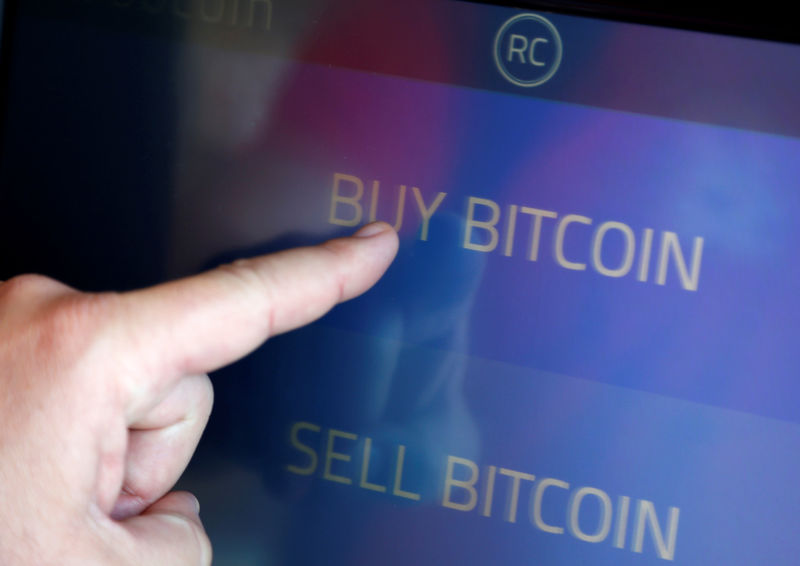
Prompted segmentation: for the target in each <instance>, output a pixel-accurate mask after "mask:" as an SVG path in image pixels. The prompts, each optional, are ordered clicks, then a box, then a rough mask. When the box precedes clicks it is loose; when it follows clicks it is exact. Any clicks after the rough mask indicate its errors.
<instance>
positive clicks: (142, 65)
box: [0, 0, 800, 566]
mask: <svg viewBox="0 0 800 566" xmlns="http://www.w3.org/2000/svg"><path fill="white" fill-rule="evenodd" d="M509 3H510V4H513V2H509ZM6 4H7V6H6V8H7V10H6V14H5V17H4V20H3V22H4V26H5V30H6V31H5V34H4V37H3V53H2V57H3V64H4V66H3V78H2V83H1V84H2V85H3V94H2V98H0V100H1V101H2V103H3V106H2V108H0V111H1V112H2V131H1V132H0V149H1V150H2V154H0V280H1V279H8V278H9V277H11V276H13V275H15V274H19V273H25V272H40V273H46V274H48V275H51V276H53V277H56V278H59V279H61V280H63V281H65V282H66V283H68V284H70V285H73V286H75V287H78V288H81V289H85V290H104V289H115V290H125V289H132V288H136V287H140V286H143V285H149V284H153V283H156V282H159V281H163V280H166V279H170V278H175V277H180V276H184V275H188V274H191V273H196V272H198V271H201V270H204V269H208V268H211V267H214V266H216V265H219V264H221V263H224V262H229V261H232V260H234V259H236V258H239V257H246V256H251V255H254V254H261V253H268V252H270V251H275V250H279V249H284V248H287V247H292V246H296V245H304V244H309V243H316V242H320V241H322V240H324V239H327V238H330V237H335V236H339V235H343V234H347V233H350V232H352V231H354V230H355V229H356V228H357V227H358V226H361V225H363V224H365V223H367V222H369V221H372V220H375V219H378V220H385V221H387V222H389V223H390V224H392V225H393V226H394V227H395V229H396V230H397V231H398V233H399V234H400V239H401V247H400V252H399V255H398V258H397V260H396V261H395V263H394V264H393V265H392V267H391V268H390V270H389V272H388V273H387V275H386V276H385V277H384V279H382V280H381V281H380V282H379V283H378V285H377V286H376V287H375V288H374V289H372V290H371V291H370V292H368V293H367V294H366V295H364V296H363V297H361V298H359V299H357V300H354V301H352V302H350V303H347V304H344V305H341V306H339V307H337V308H336V309H334V311H332V312H331V313H330V314H329V315H328V316H326V317H325V318H323V319H322V320H320V321H319V322H317V323H315V324H313V325H311V326H309V327H306V328H304V329H301V330H299V331H295V332H293V333H290V334H287V335H284V336H280V337H276V338H274V339H271V340H269V341H268V342H267V343H266V344H265V345H264V346H263V347H262V348H260V349H259V350H258V351H256V352H255V353H254V354H252V355H251V356H249V357H247V358H245V359H243V360H242V361H240V362H238V363H236V364H234V365H232V366H230V367H228V368H226V369H223V370H221V371H219V372H217V373H215V374H213V375H212V379H213V381H214V384H215V391H216V401H215V404H216V405H215V409H214V413H213V415H212V417H211V421H210V423H209V428H208V430H207V432H206V435H205V436H204V438H203V440H202V442H201V445H200V447H199V449H198V452H197V454H196V456H195V458H194V460H193V461H192V463H191V465H190V467H189V469H188V470H187V472H186V474H185V476H184V477H183V479H182V480H181V482H180V484H179V487H181V488H185V489H189V490H191V491H193V492H194V493H196V494H197V495H198V497H199V499H200V501H201V503H202V518H203V520H204V523H205V526H206V528H207V530H208V532H209V535H210V537H211V540H212V543H213V545H214V549H215V564H219V565H236V566H261V565H272V564H276V565H287V566H288V565H311V564H314V565H316V564H326V565H331V566H344V565H347V566H359V565H374V564H383V565H387V566H389V565H395V564H396V565H404V566H405V565H408V564H420V565H440V564H463V565H479V564H480V565H483V564H509V565H516V564H519V565H522V564H538V565H543V566H555V565H573V564H587V565H601V564H614V565H626V564H662V563H667V562H674V563H678V564H690V565H697V564H729V565H750V564H789V563H793V562H795V561H796V560H797V558H796V557H797V556H800V538H798V536H797V533H798V532H799V531H800V495H798V491H797V490H796V489H795V487H794V486H795V485H796V483H797V478H798V477H800V381H798V376H799V375H800V347H798V337H800V329H799V328H798V325H800V294H798V292H797V289H798V281H800V267H799V266H800V251H799V250H800V246H798V243H800V224H799V223H798V222H797V218H798V216H800V112H798V106H797V101H798V100H800V46H798V45H795V44H792V43H791V42H777V41H770V40H767V39H764V38H748V37H741V36H732V35H722V34H712V33H707V32H703V31H698V30H689V29H677V28H675V27H659V26H656V25H651V24H643V23H636V22H632V21H617V20H614V19H613V18H603V19H595V18H587V17H585V15H581V14H579V13H575V12H574V10H573V11H569V10H565V11H564V12H561V11H558V9H557V8H556V7H555V6H554V5H551V6H550V7H549V8H548V9H544V8H541V7H536V6H533V7H531V6H528V7H524V8H521V7H509V6H495V5H488V4H484V3H478V2H463V1H456V0H428V1H419V0H415V1H411V2H402V3H388V2H375V1H373V0H343V1H336V2H327V1H323V0H303V1H298V0H292V1H289V0H213V1H212V0H202V1H201V0H197V1H192V0H185V1H182V0H175V1H174V2H173V1H164V0H161V1H158V0H93V1H86V0H25V1H24V2H22V1H19V2H11V3H9V2H6ZM9 4H10V5H9ZM551 10H555V11H551ZM626 19H627V20H630V19H631V18H626ZM784 39H785V38H784Z"/></svg>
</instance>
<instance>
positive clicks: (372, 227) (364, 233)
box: [353, 222, 389, 238]
mask: <svg viewBox="0 0 800 566" xmlns="http://www.w3.org/2000/svg"><path fill="white" fill-rule="evenodd" d="M388 228H389V225H388V224H386V223H385V222H373V223H372V224H367V225H366V226H364V227H363V228H361V229H360V230H359V231H358V232H356V233H355V234H353V236H354V237H356V238H371V237H373V236H377V235H378V234H383V233H384V232H386V230H387V229H388Z"/></svg>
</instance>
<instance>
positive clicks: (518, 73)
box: [494, 14, 564, 87]
mask: <svg viewBox="0 0 800 566" xmlns="http://www.w3.org/2000/svg"><path fill="white" fill-rule="evenodd" d="M563 50H564V48H563V45H562V43H561V36H560V35H558V30H557V29H556V27H555V26H554V25H553V24H552V23H550V20H548V19H546V18H543V17H542V16H540V15H538V14H520V15H518V16H514V17H513V18H511V19H510V20H508V21H507V22H506V23H504V24H503V26H502V27H501V28H500V31H498V32H497V37H496V38H495V40H494V61H495V63H496V64H497V68H498V69H499V70H500V73H502V75H503V76H504V77H505V78H506V79H507V80H508V81H509V82H511V83H513V84H515V85H517V86H521V87H534V86H539V85H540V84H544V83H546V82H547V81H549V80H550V79H551V78H552V77H553V75H555V74H556V71H558V67H559V65H561V56H562V54H563Z"/></svg>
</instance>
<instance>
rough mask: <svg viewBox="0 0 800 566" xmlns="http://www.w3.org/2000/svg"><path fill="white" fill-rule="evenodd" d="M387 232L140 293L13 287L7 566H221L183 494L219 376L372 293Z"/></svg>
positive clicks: (2, 314)
mask: <svg viewBox="0 0 800 566" xmlns="http://www.w3.org/2000/svg"><path fill="white" fill-rule="evenodd" d="M397 245H398V243H397V236H396V234H395V233H394V232H393V231H392V230H391V228H390V227H388V226H387V225H385V224H382V223H378V224H372V225H369V226H366V227H365V228H363V229H362V230H361V231H359V232H358V233H357V234H356V237H351V238H343V239H338V240H332V241H330V242H327V243H325V244H322V245H320V246H316V247H311V248H301V249H296V250H291V251H287V252H282V253H279V254H274V255H271V256H263V257H258V258H254V259H249V260H245V261H240V262H237V263H235V264H233V265H228V266H225V267H222V268H219V269H216V270H214V271H210V272H207V273H204V274H201V275H198V276H194V277H191V278H188V279H184V280H180V281H175V282H171V283H166V284H163V285H159V286H157V287H152V288H149V289H145V290H141V291H135V292H131V293H102V294H87V293H81V292H78V291H76V290H74V289H71V288H69V287H67V286H65V285H63V284H61V283H58V282H56V281H53V280H51V279H48V278H45V277H41V276H22V277H17V278H14V279H11V280H9V281H6V282H4V283H0V384H2V385H1V386H2V390H1V391H2V392H1V393H0V564H3V565H4V566H21V565H25V566H28V565H33V564H35V565H37V566H39V565H41V566H49V565H59V566H71V565H76V566H77V565H80V566H94V565H98V566H100V565H103V566H109V565H112V566H127V565H130V566H134V565H135V566H141V565H142V564H147V565H148V566H161V565H164V566H167V565H169V566H181V565H187V566H188V565H191V566H195V565H207V564H210V563H211V556H212V551H211V545H210V543H209V540H208V537H207V536H206V534H205V531H204V529H203V526H202V523H201V521H200V517H199V514H198V513H199V505H198V502H197V500H196V499H195V497H194V496H193V495H191V494H188V493H181V492H171V491H170V490H171V489H172V488H173V486H174V485H175V483H176V481H177V480H178V478H179V477H180V475H181V473H182V472H183V470H184V469H185V467H186V465H187V463H188V461H189V459H190V458H191V455H192V453H193V452H194V450H195V448H196V446H197V443H198V441H199V438H200V435H201V434H202V431H203V429H204V428H205V425H206V422H207V420H208V417H209V414H210V412H211V406H212V399H213V391H212V387H211V382H210V381H209V379H208V376H207V375H206V374H207V373H208V372H210V371H213V370H215V369H218V368H220V367H222V366H225V365H227V364H229V363H231V362H233V361H235V360H237V359H239V358H241V357H242V356H245V355H246V354H248V353H249V352H251V351H252V350H253V349H255V348H257V347H258V346H259V345H260V344H261V343H263V342H264V341H265V340H266V339H267V338H269V337H270V336H273V335H275V334H279V333H281V332H286V331H288V330H291V329H293V328H296V327H298V326H301V325H303V324H306V323H308V322H310V321H312V320H314V319H316V318H318V317H319V316H321V315H323V314H324V313H325V312H327V311H328V310H329V309H330V308H331V307H333V306H334V305H335V304H337V303H338V302H340V301H343V300H348V299H350V298H353V297H355V296H357V295H359V294H361V293H363V292H364V291H366V290H367V289H368V288H369V287H371V286H372V285H373V284H374V283H375V282H376V281H377V280H378V279H379V278H380V276H381V275H382V274H383V272H384V271H385V270H386V268H387V267H388V265H389V264H390V262H391V261H392V259H393V258H394V255H395V253H396V251H397Z"/></svg>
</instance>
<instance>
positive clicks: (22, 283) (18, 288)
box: [0, 274, 68, 301]
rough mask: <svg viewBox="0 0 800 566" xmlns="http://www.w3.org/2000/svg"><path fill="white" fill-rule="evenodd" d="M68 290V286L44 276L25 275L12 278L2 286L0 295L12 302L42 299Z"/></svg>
mask: <svg viewBox="0 0 800 566" xmlns="http://www.w3.org/2000/svg"><path fill="white" fill-rule="evenodd" d="M66 289H68V287H66V285H63V284H62V283H59V282H58V281H56V280H55V279H51V278H49V277H45V276H44V275H36V274H25V275H17V276H15V277H12V278H11V279H9V280H8V281H5V282H4V283H3V285H2V286H0V295H2V296H3V297H4V298H7V299H10V300H12V301H13V300H25V299H33V298H37V297H38V298H41V297H45V296H48V295H52V294H54V293H58V292H63V291H64V290H66Z"/></svg>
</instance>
